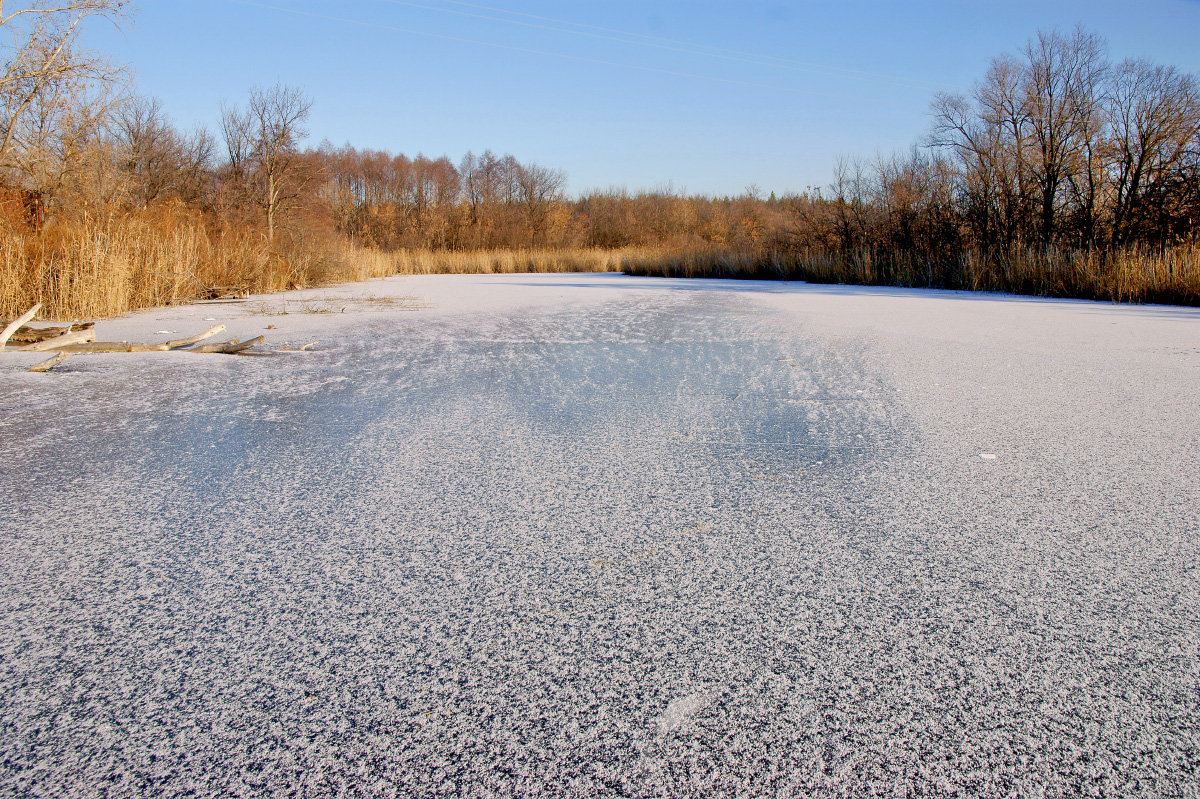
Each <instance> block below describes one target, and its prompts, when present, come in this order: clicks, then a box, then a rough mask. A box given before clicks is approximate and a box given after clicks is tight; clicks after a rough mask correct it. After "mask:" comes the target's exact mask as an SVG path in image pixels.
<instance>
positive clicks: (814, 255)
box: [622, 241, 1200, 305]
mask: <svg viewBox="0 0 1200 799" xmlns="http://www.w3.org/2000/svg"><path fill="white" fill-rule="evenodd" d="M622 270H623V271H624V272H626V273H627V274H630V275H645V276H658V277H683V278H706V277H707V278H730V279H757V280H763V279H766V280H803V281H807V282H811V283H841V284H852V285H868V286H908V287H921V288H946V289H966V290H972V291H1007V292H1011V293H1014V294H1031V295H1037V296H1046V297H1073V298H1080V299H1094V300H1111V301H1113V302H1135V303H1137V302H1158V303H1169V304H1177V305H1200V242H1194V241H1193V242H1188V243H1181V244H1178V245H1176V246H1173V247H1161V248H1151V247H1144V246H1139V247H1130V248H1126V249H1121V250H1115V251H1107V250H1058V249H1051V250H1035V249H1021V250H1014V251H1011V252H1006V253H1000V254H996V253H991V254H985V253H980V252H975V251H969V252H966V253H963V254H960V255H959V256H957V257H956V258H954V259H937V260H935V259H931V258H928V257H924V256H921V255H918V254H913V253H903V252H880V251H876V250H870V249H864V250H858V251H854V252H850V253H844V252H832V251H824V250H805V251H785V250H760V251H748V250H740V251H739V250H722V249H719V248H692V249H687V250H678V251H671V250H646V251H641V252H638V253H626V254H623V260H622Z"/></svg>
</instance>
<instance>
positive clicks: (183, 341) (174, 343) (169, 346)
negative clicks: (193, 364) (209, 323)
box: [152, 325, 225, 350]
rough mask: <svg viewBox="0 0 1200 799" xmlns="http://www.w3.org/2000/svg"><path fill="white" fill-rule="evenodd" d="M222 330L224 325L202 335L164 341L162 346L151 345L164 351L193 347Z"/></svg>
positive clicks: (210, 329)
mask: <svg viewBox="0 0 1200 799" xmlns="http://www.w3.org/2000/svg"><path fill="white" fill-rule="evenodd" d="M224 329H225V325H217V326H216V327H210V328H209V329H208V330H205V331H204V332H203V333H197V334H196V335H194V336H188V337H187V338H177V339H173V340H171V341H164V342H163V343H162V344H157V345H152V346H157V347H161V348H162V349H164V350H174V349H179V348H180V347H190V346H191V345H193V344H195V343H197V342H199V341H204V339H206V338H212V337H213V336H215V335H217V334H218V333H220V332H221V331H222V330H224Z"/></svg>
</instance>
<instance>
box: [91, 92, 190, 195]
mask: <svg viewBox="0 0 1200 799" xmlns="http://www.w3.org/2000/svg"><path fill="white" fill-rule="evenodd" d="M111 127H112V138H113V142H114V144H115V146H116V150H117V162H118V167H119V169H120V171H121V172H122V174H123V175H124V176H125V179H126V182H127V184H128V191H129V193H130V195H131V197H132V200H133V202H134V204H136V205H139V206H142V207H146V206H149V205H150V204H151V203H153V202H154V201H155V200H157V199H159V198H160V197H162V196H164V195H166V194H168V193H170V192H173V193H174V194H175V196H178V197H179V198H180V199H184V200H193V199H195V198H196V196H197V195H198V194H199V186H200V183H201V176H202V173H203V171H204V169H205V168H206V166H207V165H208V162H209V160H210V159H211V157H212V150H213V141H212V137H211V136H210V135H209V134H208V132H207V131H205V130H202V129H201V130H196V131H195V132H193V133H192V134H190V135H184V134H181V133H180V132H179V131H178V130H176V129H175V128H174V127H173V126H172V125H171V123H170V121H169V120H168V119H167V118H166V115H165V114H164V113H163V110H162V103H160V102H159V101H158V100H156V99H150V98H144V97H138V98H134V99H132V100H129V101H128V102H126V103H125V104H124V105H122V106H121V107H120V108H119V109H118V110H117V112H116V113H115V114H114V118H113V121H112V125H111Z"/></svg>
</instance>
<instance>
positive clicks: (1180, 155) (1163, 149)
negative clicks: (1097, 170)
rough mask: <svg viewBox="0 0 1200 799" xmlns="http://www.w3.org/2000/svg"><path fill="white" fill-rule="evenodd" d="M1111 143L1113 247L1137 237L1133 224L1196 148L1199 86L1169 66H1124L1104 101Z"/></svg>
mask: <svg viewBox="0 0 1200 799" xmlns="http://www.w3.org/2000/svg"><path fill="white" fill-rule="evenodd" d="M1106 112H1107V117H1108V124H1109V129H1110V131H1111V141H1112V152H1113V159H1112V167H1111V173H1112V175H1111V179H1112V186H1113V212H1112V213H1113V220H1112V243H1113V244H1125V243H1127V242H1129V241H1130V240H1131V239H1133V238H1135V237H1136V234H1137V225H1138V223H1139V221H1142V218H1143V217H1145V216H1146V215H1148V213H1150V211H1151V209H1152V208H1153V207H1154V206H1156V205H1157V206H1159V207H1161V206H1162V205H1163V200H1164V199H1165V198H1164V197H1163V194H1164V192H1165V191H1166V190H1167V188H1168V186H1170V185H1171V182H1172V178H1173V177H1174V176H1175V175H1176V173H1178V172H1179V171H1180V167H1182V166H1183V165H1185V163H1186V161H1187V159H1188V157H1189V156H1192V157H1195V155H1196V153H1195V150H1194V149H1193V148H1195V147H1196V145H1197V144H1200V81H1197V79H1196V78H1195V77H1194V76H1192V75H1186V74H1183V73H1181V72H1179V71H1178V70H1176V69H1175V68H1174V67H1164V66H1159V65H1156V64H1151V63H1149V62H1147V61H1140V60H1139V61H1125V62H1124V63H1122V64H1121V65H1120V66H1119V67H1118V68H1117V70H1116V73H1115V77H1114V80H1113V85H1112V90H1111V91H1110V93H1109V96H1108V103H1107V108H1106Z"/></svg>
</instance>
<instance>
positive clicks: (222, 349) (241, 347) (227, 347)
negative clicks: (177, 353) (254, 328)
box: [185, 336, 266, 355]
mask: <svg viewBox="0 0 1200 799" xmlns="http://www.w3.org/2000/svg"><path fill="white" fill-rule="evenodd" d="M264 341H266V339H265V338H264V337H262V336H255V337H254V338H252V339H250V340H249V341H242V342H239V341H238V340H237V339H236V338H231V339H229V341H222V342H219V343H217V344H205V345H204V346H202V347H196V348H195V349H191V350H185V352H199V353H213V352H219V353H223V354H225V355H236V354H237V353H239V352H245V351H246V350H248V349H250V348H251V347H257V346H258V345H259V344H262V343H263V342H264Z"/></svg>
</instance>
